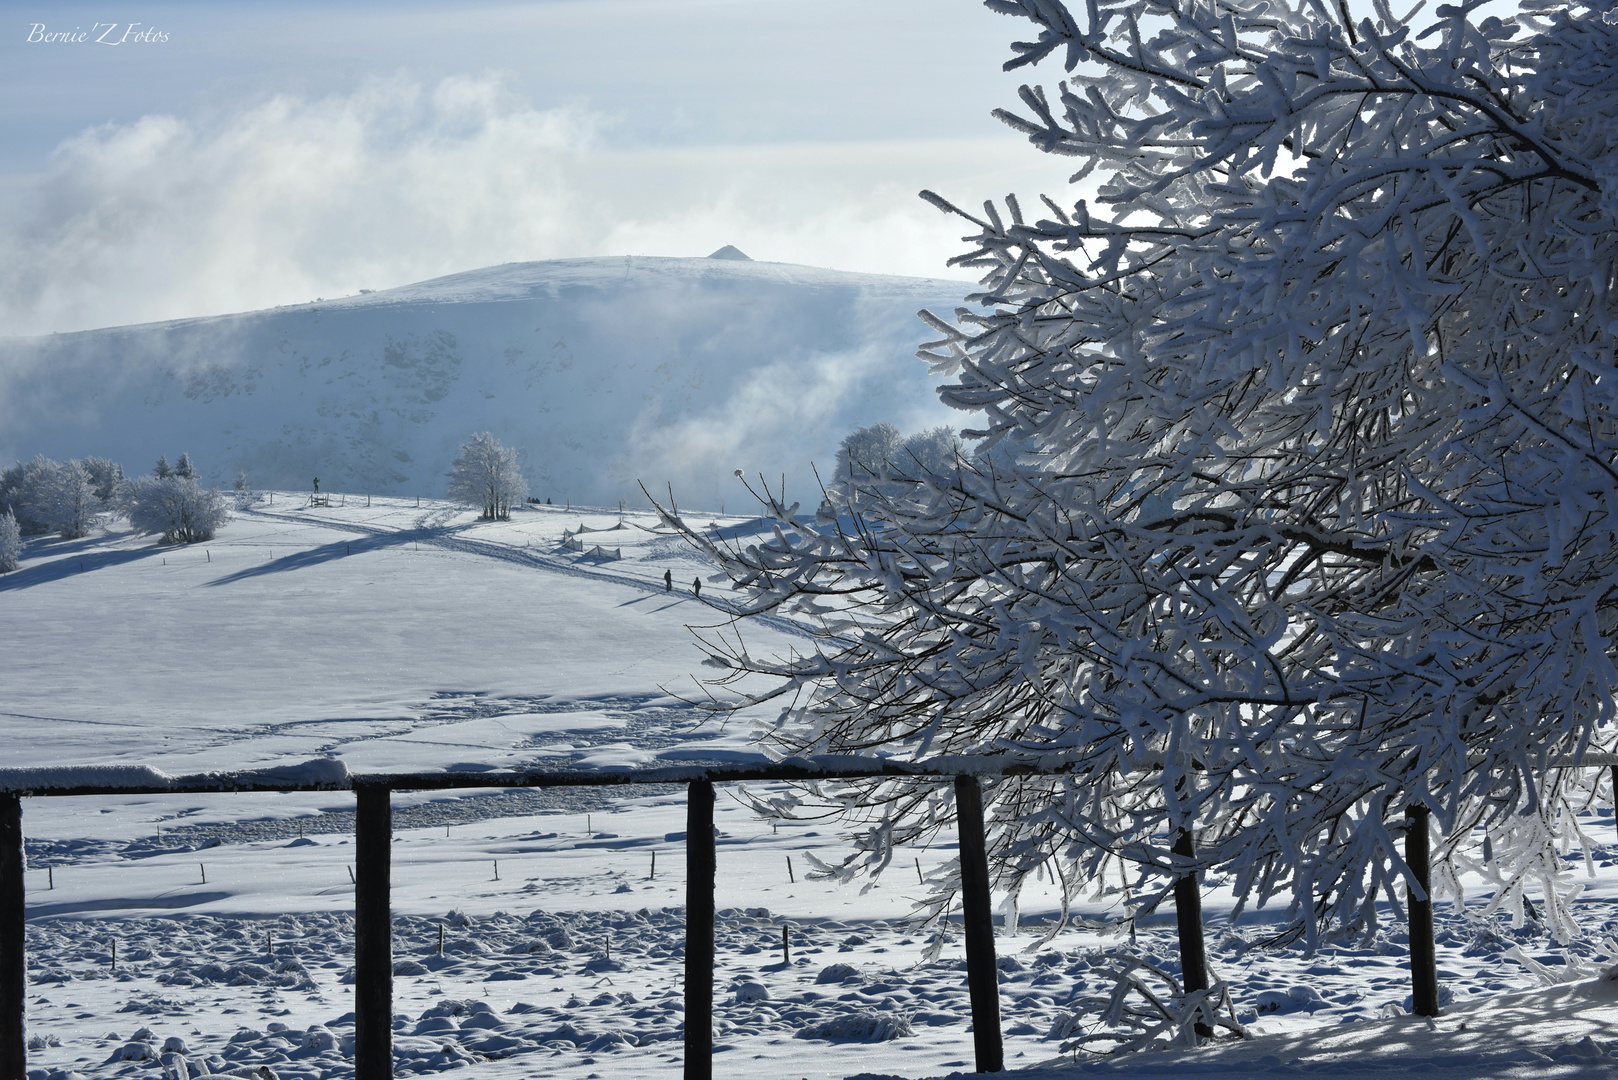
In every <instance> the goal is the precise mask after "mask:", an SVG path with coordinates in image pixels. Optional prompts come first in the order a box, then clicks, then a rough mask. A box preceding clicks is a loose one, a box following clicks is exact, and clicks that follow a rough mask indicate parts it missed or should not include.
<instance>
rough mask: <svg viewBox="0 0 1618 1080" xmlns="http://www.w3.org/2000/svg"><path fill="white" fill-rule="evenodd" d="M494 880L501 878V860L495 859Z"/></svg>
mask: <svg viewBox="0 0 1618 1080" xmlns="http://www.w3.org/2000/svg"><path fill="white" fill-rule="evenodd" d="M494 880H496V881H499V880H500V860H499V859H496V860H494Z"/></svg>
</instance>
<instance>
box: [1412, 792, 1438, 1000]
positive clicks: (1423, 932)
mask: <svg viewBox="0 0 1618 1080" xmlns="http://www.w3.org/2000/svg"><path fill="white" fill-rule="evenodd" d="M1427 818H1428V811H1427V808H1426V807H1425V806H1411V807H1407V808H1406V809H1405V865H1406V866H1408V867H1410V873H1411V874H1412V875H1413V876H1414V877H1415V879H1416V884H1417V885H1418V886H1420V891H1421V894H1422V898H1421V899H1420V900H1417V899H1416V891H1417V890H1416V889H1414V888H1412V889H1409V890H1408V891H1407V894H1406V895H1407V898H1408V900H1407V902H1408V904H1409V907H1410V1011H1411V1012H1413V1013H1415V1014H1416V1015H1417V1016H1437V1015H1438V956H1437V948H1436V946H1435V945H1434V943H1433V897H1432V892H1431V880H1432V879H1431V874H1430V873H1429V870H1430V867H1429V854H1428V836H1427Z"/></svg>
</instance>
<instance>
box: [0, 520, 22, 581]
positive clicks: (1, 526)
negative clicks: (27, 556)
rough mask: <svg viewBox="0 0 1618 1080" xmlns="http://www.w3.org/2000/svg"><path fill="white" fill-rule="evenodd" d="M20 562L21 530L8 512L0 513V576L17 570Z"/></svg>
mask: <svg viewBox="0 0 1618 1080" xmlns="http://www.w3.org/2000/svg"><path fill="white" fill-rule="evenodd" d="M21 560H22V530H21V529H19V528H18V527H17V518H16V515H14V514H13V513H12V512H11V511H10V510H6V511H5V512H4V513H0V574H9V573H11V571H13V570H15V569H17V566H18V563H19V562H20V561H21Z"/></svg>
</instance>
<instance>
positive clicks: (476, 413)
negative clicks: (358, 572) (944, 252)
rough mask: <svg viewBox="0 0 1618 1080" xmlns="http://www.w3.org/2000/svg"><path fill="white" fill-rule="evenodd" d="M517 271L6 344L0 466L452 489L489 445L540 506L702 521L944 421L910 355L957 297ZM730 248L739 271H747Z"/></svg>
mask: <svg viewBox="0 0 1618 1080" xmlns="http://www.w3.org/2000/svg"><path fill="white" fill-rule="evenodd" d="M727 250H730V251H733V250H734V249H733V248H728V247H727V248H722V249H721V250H720V251H719V252H716V253H715V257H708V258H652V257H643V256H632V257H607V258H588V259H562V260H551V261H544V262H526V263H508V264H505V265H502V266H492V267H486V268H483V269H479V270H471V271H466V272H463V273H457V274H450V275H447V276H444V277H440V278H435V279H432V280H430V281H423V282H418V283H415V284H411V285H405V286H401V287H398V288H393V289H384V290H379V291H376V292H367V293H363V294H360V295H356V296H350V297H346V298H343V299H336V300H320V301H317V302H311V303H307V304H296V305H288V306H283V307H279V308H273V309H268V310H264V311H255V312H246V313H241V314H236V315H221V316H209V317H204V318H193V319H180V320H172V321H168V322H162V323H151V324H145V325H139V326H126V327H114V328H110V329H103V330H93V331H85V332H82V333H73V334H53V335H50V336H48V337H39V338H27V339H19V338H12V339H0V459H10V458H15V457H23V456H30V455H32V454H35V453H44V454H47V455H50V456H53V457H59V458H60V457H70V456H71V457H77V456H82V455H84V454H97V455H101V456H105V457H111V458H113V459H114V460H117V461H120V462H122V463H123V464H124V465H125V467H126V469H143V468H145V467H146V466H147V465H148V463H149V462H150V461H151V460H153V459H155V458H156V457H157V455H158V454H160V453H167V454H169V455H170V456H171V457H172V456H173V455H175V454H177V453H179V452H180V451H181V450H185V451H188V452H189V453H190V455H191V457H192V458H193V460H195V461H197V462H198V463H199V466H200V467H201V469H202V470H203V477H204V479H205V480H208V481H210V482H214V483H224V482H227V481H228V480H229V479H230V478H231V477H233V476H234V475H235V473H236V471H237V470H238V469H241V470H245V471H246V472H247V473H248V476H249V478H250V480H251V481H253V482H254V483H255V484H258V485H262V486H277V485H279V486H286V487H292V486H303V485H306V484H307V483H308V482H309V480H310V478H311V477H313V476H320V477H321V480H322V485H323V486H324V487H329V488H330V489H332V490H339V491H340V490H350V491H356V492H372V493H378V494H382V493H392V494H417V493H420V494H434V493H438V492H441V491H442V490H443V485H444V479H443V477H444V474H445V471H446V469H447V468H448V464H449V461H450V459H451V458H452V457H453V456H454V453H455V449H456V447H457V446H458V445H459V444H460V443H461V442H462V441H464V440H465V439H466V437H467V436H468V435H470V434H471V433H472V432H473V431H477V430H484V429H488V430H490V431H493V432H494V433H495V435H496V437H498V438H499V439H500V440H501V441H502V442H504V443H506V444H507V445H514V446H517V447H519V448H521V449H522V450H523V451H524V452H525V453H526V460H525V468H526V471H527V473H528V477H529V481H530V487H531V489H532V490H533V492H534V494H535V495H537V496H539V497H541V498H545V497H550V498H553V499H555V500H556V501H557V502H561V501H563V500H565V499H572V500H574V501H587V502H593V503H599V504H613V503H615V502H616V501H617V500H618V499H620V498H633V499H637V500H638V499H639V498H640V492H639V488H638V486H637V481H641V480H644V481H646V482H647V486H648V487H651V488H654V489H655V490H663V488H664V485H666V484H669V483H672V484H673V485H674V487H675V492H676V494H677V495H679V496H681V498H682V502H695V503H697V504H699V505H704V506H706V505H708V504H710V503H717V502H719V501H723V500H725V499H730V500H731V501H735V500H736V499H738V498H740V497H742V494H743V493H742V492H741V491H740V489H739V488H738V487H737V486H736V483H735V481H734V479H732V478H731V474H732V472H733V471H734V470H735V469H736V468H743V469H745V470H746V471H747V472H748V473H749V474H752V473H755V472H763V473H765V474H766V475H769V476H771V477H772V479H774V478H777V477H779V476H780V474H782V473H785V474H787V478H788V483H789V486H790V487H791V488H792V490H793V491H795V492H797V493H798V495H799V496H801V497H802V498H804V499H806V500H809V499H812V498H814V497H817V495H818V493H817V492H815V491H814V490H813V488H814V485H815V481H814V477H813V474H812V473H811V472H810V471H809V469H808V464H809V462H810V461H817V462H830V461H831V459H832V457H833V454H834V452H835V449H836V445H837V441H838V439H839V438H840V437H841V436H842V435H843V434H845V433H846V432H848V431H849V430H851V429H852V428H854V427H856V426H860V425H864V424H869V423H873V422H875V421H878V420H891V421H892V422H894V423H896V424H898V425H900V426H901V427H904V428H915V427H920V426H922V425H931V424H937V423H941V422H948V421H950V420H952V419H953V420H954V421H955V422H957V423H959V418H958V417H953V416H952V415H951V414H950V413H949V412H948V411H946V410H945V409H944V408H943V407H942V406H941V405H940V404H939V403H938V402H937V399H936V397H935V395H934V393H933V389H932V380H931V379H930V378H929V376H928V374H927V370H926V367H925V365H924V364H923V363H922V362H921V361H919V360H917V359H915V356H914V353H915V348H916V345H917V344H918V343H919V342H921V341H923V340H925V339H926V338H927V337H928V336H930V331H929V330H928V329H927V327H926V326H925V325H924V324H922V323H921V322H920V321H919V320H917V319H916V317H915V316H916V312H917V311H918V310H919V309H921V308H924V307H926V308H932V309H934V310H937V311H939V312H941V313H947V312H949V311H951V310H953V308H954V307H955V306H956V305H957V304H958V303H960V300H961V298H962V297H963V296H964V295H965V293H966V292H968V291H969V290H970V288H971V286H970V284H968V283H965V282H960V281H948V280H936V279H927V278H904V277H892V276H885V275H879V274H856V273H846V272H842V271H837V270H827V269H821V268H816V267H809V266H796V265H791V264H786V263H771V262H760V261H755V260H752V259H748V258H746V257H745V256H741V257H739V258H738V257H734V256H728V257H727V256H725V255H724V253H725V252H726V251H727ZM740 254H741V253H740V252H737V253H736V255H738V256H740Z"/></svg>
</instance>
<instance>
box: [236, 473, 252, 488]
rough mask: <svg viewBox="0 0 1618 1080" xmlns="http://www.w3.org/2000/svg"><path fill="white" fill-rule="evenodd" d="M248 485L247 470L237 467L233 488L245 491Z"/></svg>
mask: <svg viewBox="0 0 1618 1080" xmlns="http://www.w3.org/2000/svg"><path fill="white" fill-rule="evenodd" d="M248 487H249V485H248V483H247V472H246V470H244V469H237V470H236V483H235V489H236V490H237V491H247V490H248Z"/></svg>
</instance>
